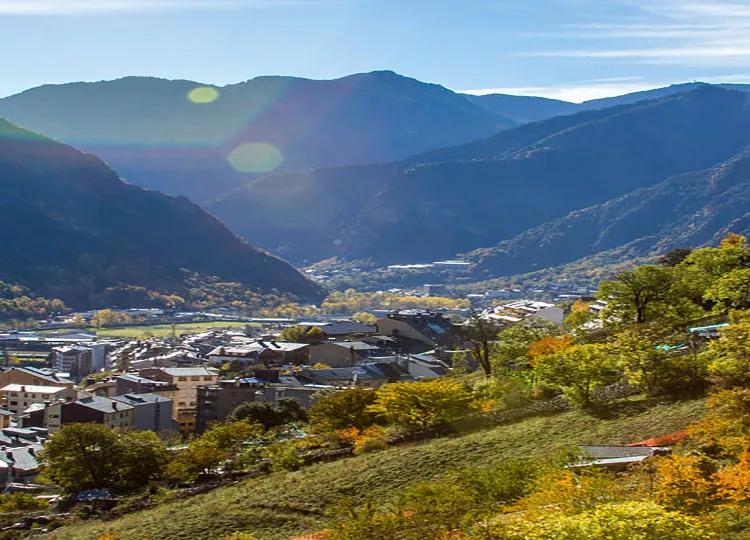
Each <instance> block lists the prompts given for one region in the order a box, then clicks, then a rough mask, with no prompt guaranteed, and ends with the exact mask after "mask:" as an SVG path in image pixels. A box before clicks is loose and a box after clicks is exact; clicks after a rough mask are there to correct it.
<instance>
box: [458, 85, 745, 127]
mask: <svg viewBox="0 0 750 540" xmlns="http://www.w3.org/2000/svg"><path fill="white" fill-rule="evenodd" d="M702 86H708V83H703V82H690V83H681V84H672V85H670V86H665V87H662V88H654V89H651V90H644V91H642V92H631V93H629V94H623V95H620V96H613V97H606V98H599V99H590V100H588V101H584V102H582V103H571V102H569V101H561V100H558V99H549V98H543V97H536V96H515V95H510V94H485V95H482V96H474V95H467V96H466V97H467V99H469V101H471V102H472V103H476V104H477V105H479V106H480V107H483V108H484V109H486V110H488V111H490V112H492V113H494V114H498V115H501V116H504V117H506V118H510V119H512V120H514V121H515V122H517V123H519V124H525V123H528V122H538V121H540V120H546V119H548V118H552V117H554V116H560V115H565V114H575V113H577V112H581V111H591V110H596V109H606V108H608V107H616V106H619V105H632V104H634V103H638V102H639V101H647V100H651V99H659V98H663V97H667V96H671V95H673V94H680V93H682V92H690V91H692V90H695V89H697V88H700V87H702ZM713 86H718V87H720V88H724V89H727V90H738V91H743V92H750V85H748V84H716V85H713Z"/></svg>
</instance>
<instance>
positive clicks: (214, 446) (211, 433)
mask: <svg viewBox="0 0 750 540" xmlns="http://www.w3.org/2000/svg"><path fill="white" fill-rule="evenodd" d="M257 435H260V432H259V430H258V428H257V427H256V426H254V425H253V424H251V423H250V422H248V421H247V420H238V421H233V422H224V423H219V424H214V425H213V426H211V428H209V430H208V431H206V432H205V433H204V434H203V435H201V436H200V437H198V438H196V439H193V440H192V441H190V443H189V444H188V446H187V448H185V449H184V450H182V451H181V452H180V454H179V455H178V456H177V458H176V459H174V460H172V462H171V463H170V464H169V467H168V471H169V475H170V476H171V477H173V478H178V479H181V480H193V479H195V478H197V477H198V476H199V475H201V474H211V473H213V472H215V471H216V469H218V468H219V466H221V465H222V464H223V463H225V462H226V461H227V460H229V459H230V458H231V457H233V456H234V455H235V454H237V453H238V452H239V451H240V449H241V447H242V444H243V443H244V442H245V441H247V440H248V439H250V438H252V437H254V436H257Z"/></svg>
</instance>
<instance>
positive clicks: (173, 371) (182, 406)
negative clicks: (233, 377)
mask: <svg viewBox="0 0 750 540" xmlns="http://www.w3.org/2000/svg"><path fill="white" fill-rule="evenodd" d="M140 375H141V376H142V377H146V378H148V379H153V380H157V381H163V382H166V383H169V385H170V388H169V389H165V390H162V391H160V392H159V393H160V394H161V395H163V396H164V397H168V398H169V399H171V400H172V418H174V419H175V420H176V421H177V424H178V425H179V429H180V432H182V433H191V432H193V431H195V420H196V408H197V406H198V387H199V386H207V385H212V384H216V383H217V382H218V380H219V370H217V369H214V368H210V367H175V368H149V369H144V370H142V371H141V372H140Z"/></svg>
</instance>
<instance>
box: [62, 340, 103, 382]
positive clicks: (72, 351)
mask: <svg viewBox="0 0 750 540" xmlns="http://www.w3.org/2000/svg"><path fill="white" fill-rule="evenodd" d="M93 359H94V351H93V349H92V348H91V347H84V346H83V345H65V346H64V347H55V348H54V349H52V367H53V368H54V369H55V370H56V371H58V372H60V373H68V374H69V375H70V376H71V377H73V378H74V379H76V380H79V379H81V378H82V377H84V376H86V375H88V374H89V373H92V372H93V371H94V367H93V366H94V361H93Z"/></svg>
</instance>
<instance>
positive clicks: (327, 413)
mask: <svg viewBox="0 0 750 540" xmlns="http://www.w3.org/2000/svg"><path fill="white" fill-rule="evenodd" d="M374 402H375V391H374V390H369V389H366V388H348V389H346V390H336V391H329V392H323V393H320V394H318V395H317V396H315V398H314V402H313V404H312V406H311V407H310V408H309V409H308V410H307V415H308V418H309V419H310V427H311V428H312V429H313V430H314V431H316V432H318V433H324V432H329V431H336V430H339V429H347V428H356V429H360V430H362V429H365V428H367V427H369V426H371V425H372V424H373V423H374V422H375V415H374V414H373V413H372V412H370V410H369V407H370V405H372V404H373V403H374Z"/></svg>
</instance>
